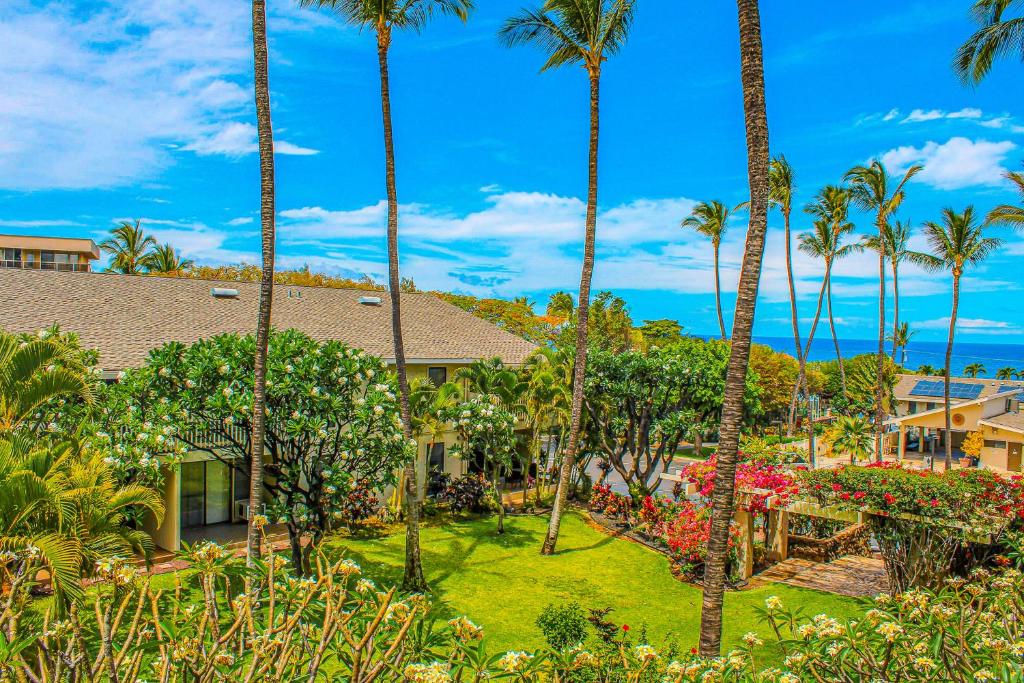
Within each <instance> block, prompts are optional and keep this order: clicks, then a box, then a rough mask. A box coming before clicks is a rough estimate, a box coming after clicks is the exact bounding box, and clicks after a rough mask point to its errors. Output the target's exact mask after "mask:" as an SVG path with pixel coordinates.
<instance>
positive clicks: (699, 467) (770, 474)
mask: <svg viewBox="0 0 1024 683" xmlns="http://www.w3.org/2000/svg"><path fill="white" fill-rule="evenodd" d="M740 457H741V460H742V461H741V462H740V463H739V464H738V465H737V466H736V488H737V489H738V490H739V489H763V490H767V491H768V493H759V494H757V495H752V496H751V497H750V498H749V499H747V500H745V501H744V505H745V507H747V508H748V509H749V510H750V511H751V512H755V513H756V512H764V511H765V510H766V509H767V508H766V507H765V502H766V500H767V498H768V497H769V496H775V497H777V500H778V503H779V504H780V505H785V504H786V503H788V502H789V501H790V499H791V498H792V497H793V496H794V495H796V493H797V492H798V491H799V487H798V485H797V479H796V477H795V476H794V475H793V473H792V472H791V471H790V470H788V469H786V468H784V467H783V466H782V465H777V464H772V463H770V462H768V461H765V460H754V461H750V460H743V456H742V454H741V456H740ZM717 465H718V456H716V455H713V456H711V457H710V458H708V459H707V460H705V461H704V462H695V463H691V464H689V465H687V466H686V467H684V468H683V471H682V473H681V476H682V477H683V479H685V480H687V481H690V482H692V483H694V484H696V485H697V492H698V493H699V494H700V495H701V497H702V498H705V499H708V500H710V498H711V494H712V493H714V489H715V468H716V466H717Z"/></svg>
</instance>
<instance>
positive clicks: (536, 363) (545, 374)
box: [522, 347, 572, 506]
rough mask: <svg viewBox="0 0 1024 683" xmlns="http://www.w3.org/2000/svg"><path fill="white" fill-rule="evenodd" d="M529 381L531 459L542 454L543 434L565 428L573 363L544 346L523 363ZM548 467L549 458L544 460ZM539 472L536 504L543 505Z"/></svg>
mask: <svg viewBox="0 0 1024 683" xmlns="http://www.w3.org/2000/svg"><path fill="white" fill-rule="evenodd" d="M522 372H523V375H524V376H525V378H526V385H527V388H526V394H525V401H524V408H525V410H526V416H527V420H528V421H529V424H530V437H531V438H530V444H531V450H530V457H531V459H532V458H533V457H534V456H539V455H540V440H541V434H542V432H543V431H545V430H548V432H549V435H550V432H551V430H553V429H554V428H556V427H561V428H564V427H566V426H568V425H567V423H568V419H567V418H568V416H569V415H570V413H571V406H572V387H571V384H572V360H571V358H569V357H568V354H567V353H566V352H565V350H564V349H555V348H551V347H541V348H539V349H537V350H536V351H534V352H533V353H532V354H530V356H529V357H528V358H527V359H526V362H525V363H523V370H522ZM545 464H546V459H545ZM540 470H541V468H540V467H539V466H538V468H537V478H536V488H535V501H536V503H537V505H538V506H540V503H541V486H540Z"/></svg>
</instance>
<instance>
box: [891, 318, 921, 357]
mask: <svg viewBox="0 0 1024 683" xmlns="http://www.w3.org/2000/svg"><path fill="white" fill-rule="evenodd" d="M915 335H917V330H912V329H910V325H909V324H908V323H900V324H899V325H897V326H896V327H895V328H894V329H893V331H892V335H891V336H890V337H889V340H890V341H891V342H892V348H893V352H894V353H895V349H899V350H900V365H902V366H903V367H906V366H907V346H908V345H909V344H910V340H911V339H913V338H914V336H915Z"/></svg>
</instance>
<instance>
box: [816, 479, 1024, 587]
mask: <svg viewBox="0 0 1024 683" xmlns="http://www.w3.org/2000/svg"><path fill="white" fill-rule="evenodd" d="M801 489H802V495H804V496H808V497H810V498H812V499H813V500H815V501H816V502H818V503H820V504H822V505H834V506H838V507H841V508H846V509H851V510H858V511H863V512H870V513H871V514H870V516H869V517H868V518H867V519H868V523H869V524H870V525H871V529H872V533H873V535H874V537H875V540H876V541H877V542H878V544H879V547H880V550H881V552H882V556H883V558H884V559H885V563H886V571H887V572H888V574H889V581H890V587H891V589H892V590H893V591H902V590H905V589H907V588H909V587H911V586H927V587H931V588H937V587H939V586H941V585H942V582H943V581H944V579H946V578H947V577H948V576H949V575H950V573H951V572H952V570H953V567H954V565H959V566H965V567H967V568H969V567H970V566H971V564H972V563H973V562H975V561H976V560H977V559H978V558H977V556H976V555H975V554H973V553H968V552H967V551H969V550H971V549H972V548H973V546H974V545H975V544H976V543H977V544H983V543H984V542H986V541H987V540H998V539H999V537H1000V536H1001V535H1002V534H1004V533H1005V532H1006V531H1007V530H1012V529H1013V528H1015V527H1018V526H1020V525H1021V523H1022V520H1024V490H1022V486H1021V480H1020V478H1019V477H1015V478H1006V477H1002V476H1000V475H997V474H995V473H993V472H989V471H986V470H978V469H955V470H950V471H949V472H946V473H943V474H938V473H933V472H927V471H925V472H920V471H914V470H909V469H906V468H904V467H902V466H900V465H899V464H897V463H882V464H873V465H868V466H866V467H841V468H838V469H834V470H828V469H822V470H815V471H813V472H804V473H803V474H802V475H801Z"/></svg>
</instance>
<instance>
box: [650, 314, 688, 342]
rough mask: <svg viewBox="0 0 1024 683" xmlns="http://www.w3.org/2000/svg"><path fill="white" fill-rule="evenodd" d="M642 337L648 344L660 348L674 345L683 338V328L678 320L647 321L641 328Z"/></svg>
mask: <svg viewBox="0 0 1024 683" xmlns="http://www.w3.org/2000/svg"><path fill="white" fill-rule="evenodd" d="M640 335H641V336H642V337H643V338H644V341H645V342H647V343H648V344H657V345H659V346H662V345H665V344H672V343H674V342H677V341H679V340H680V339H682V337H683V326H682V325H680V324H679V321H678V320H669V319H668V318H661V319H659V320H645V321H644V324H643V325H641V326H640Z"/></svg>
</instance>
